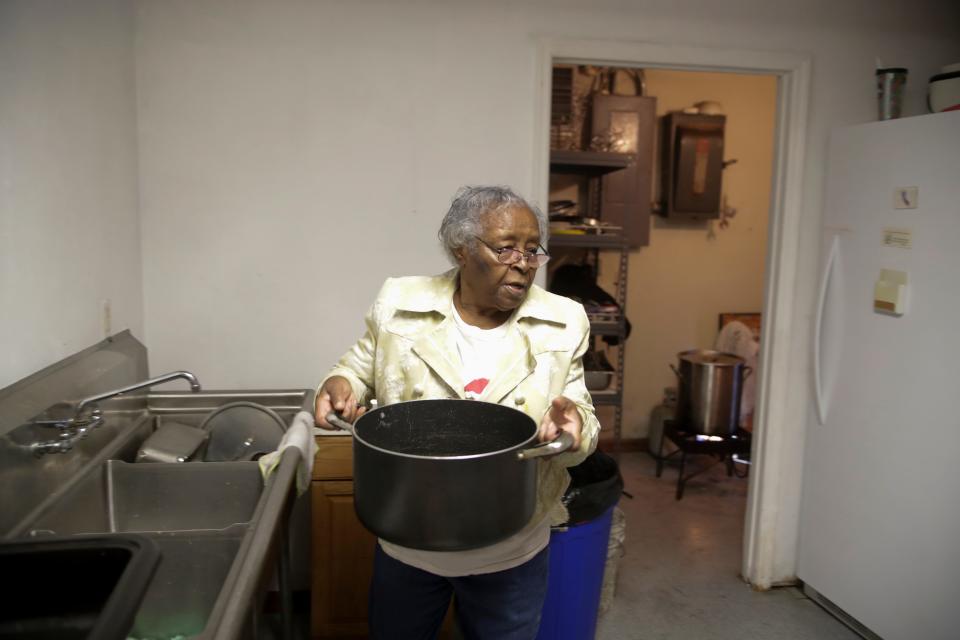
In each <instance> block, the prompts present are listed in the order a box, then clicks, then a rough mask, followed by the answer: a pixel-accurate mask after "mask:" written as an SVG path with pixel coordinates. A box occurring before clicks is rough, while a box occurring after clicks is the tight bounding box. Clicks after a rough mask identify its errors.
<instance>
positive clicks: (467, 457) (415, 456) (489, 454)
mask: <svg viewBox="0 0 960 640" xmlns="http://www.w3.org/2000/svg"><path fill="white" fill-rule="evenodd" d="M450 401H453V402H485V401H484V400H463V399H460V398H435V399H427V400H408V401H407V402H403V403H401V402H397V403H394V404H388V405H383V406H381V407H377V408H376V409H373V410H371V411H368V412H367V413H365V414H363V415H362V416H360V418H359V419H357V421H356V423H354V432H353V440H354V441H355V442H359V443H360V444H362V445H363V446H365V447H369V448H370V449H373V450H374V451H379V452H381V453H386V454H389V455H392V456H398V457H401V458H411V459H413V460H437V461H445V460H451V461H454V460H477V459H480V458H491V457H494V456H498V455H501V454H504V453H509V452H511V451H516V450H517V449H521V448H524V447H527V446H529V445H530V443H531V442H533V441H534V440H535V439H536V437H537V431H538V428H537V423H536V422H535V421H534V420H533V418H531V417H530V416H528V415H527V414H525V413H524V412H522V411H519V410H517V409H513V408H512V407H507V406H504V405H502V404H497V403H496V402H487V403H486V404H491V405H493V406H496V407H500V408H502V409H507V410H508V411H514V412H516V413H518V414H520V415H522V416H523V417H524V418H526V419H527V420H528V421H529V422H530V423H531V424H532V426H533V433H532V434H530V437H528V438H527V439H526V440H524V441H523V442H519V443H517V444H515V445H511V446H509V447H506V448H503V449H499V450H497V451H487V452H484V453H471V454H467V455H453V456H428V455H423V454H418V453H403V452H401V451H392V450H390V449H385V448H383V447H380V446H378V445H375V444H372V443H370V442H368V441H367V440H366V439H364V438H363V437H362V436H361V435H360V433H359V431H358V430H357V427H358V426H359V425H360V422H361V421H362V420H363V419H364V418H366V417H367V416H370V415H373V414H374V413H375V412H376V411H381V410H383V409H386V408H387V407H391V406H397V405H399V404H409V403H426V402H430V403H434V402H450ZM518 462H525V461H524V460H518Z"/></svg>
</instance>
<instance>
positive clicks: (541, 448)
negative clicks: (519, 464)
mask: <svg viewBox="0 0 960 640" xmlns="http://www.w3.org/2000/svg"><path fill="white" fill-rule="evenodd" d="M572 446H573V436H572V435H570V434H569V433H567V432H566V431H561V432H560V435H559V436H557V437H556V439H554V440H551V441H550V442H544V443H543V444H538V445H537V446H535V447H530V448H529V449H522V450H520V451H517V460H521V461H522V460H530V459H531V458H542V457H543V456H552V455H554V454H555V453H563V452H564V451H566V450H567V449H569V448H570V447H572Z"/></svg>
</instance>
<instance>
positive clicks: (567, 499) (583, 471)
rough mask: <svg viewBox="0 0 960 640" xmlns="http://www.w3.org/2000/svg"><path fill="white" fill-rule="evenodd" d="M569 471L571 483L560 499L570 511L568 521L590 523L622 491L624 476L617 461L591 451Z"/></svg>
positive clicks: (572, 523)
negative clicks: (621, 474)
mask: <svg viewBox="0 0 960 640" xmlns="http://www.w3.org/2000/svg"><path fill="white" fill-rule="evenodd" d="M567 471H568V472H569V473H570V486H569V487H568V488H567V492H566V493H565V494H564V495H563V498H562V501H563V504H564V506H566V508H567V511H568V512H569V514H570V519H569V521H568V522H567V524H571V525H575V524H580V523H583V522H589V521H591V520H593V519H594V518H597V517H599V516H601V515H603V513H604V512H605V511H606V510H607V509H609V508H610V507H612V506H613V505H615V504H617V501H618V500H620V494H621V493H622V492H623V478H622V477H621V476H620V467H619V466H618V465H617V461H616V460H614V459H613V458H611V457H610V456H608V455H607V454H605V453H604V452H602V451H599V450H598V451H594V452H593V453H592V454H590V455H589V456H587V459H586V460H584V461H583V462H581V463H580V464H578V465H577V466H575V467H570V468H569V469H567Z"/></svg>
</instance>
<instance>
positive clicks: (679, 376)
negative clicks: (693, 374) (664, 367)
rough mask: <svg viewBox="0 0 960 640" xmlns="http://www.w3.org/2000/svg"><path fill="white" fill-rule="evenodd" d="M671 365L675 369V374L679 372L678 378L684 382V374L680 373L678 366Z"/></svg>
mask: <svg viewBox="0 0 960 640" xmlns="http://www.w3.org/2000/svg"><path fill="white" fill-rule="evenodd" d="M669 366H670V368H671V369H673V372H674V373H675V374H677V378H679V379H680V382H683V374H682V373H680V370H679V369H677V368H676V367H675V366H673V365H672V364H671V365H669Z"/></svg>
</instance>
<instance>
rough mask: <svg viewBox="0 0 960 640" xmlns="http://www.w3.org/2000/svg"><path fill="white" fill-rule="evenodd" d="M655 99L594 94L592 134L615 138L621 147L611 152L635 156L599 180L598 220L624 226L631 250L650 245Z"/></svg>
mask: <svg viewBox="0 0 960 640" xmlns="http://www.w3.org/2000/svg"><path fill="white" fill-rule="evenodd" d="M656 114H657V99H656V98H653V97H649V96H612V95H599V94H598V95H595V96H594V98H593V115H592V122H591V124H592V135H593V136H599V137H601V138H616V139H618V142H620V143H621V144H620V146H618V147H617V148H614V149H611V151H618V152H620V153H629V154H634V158H635V159H634V161H633V162H632V163H631V165H630V166H629V167H627V168H626V169H624V170H622V171H614V172H611V173H608V174H606V175H604V176H603V178H602V185H601V190H600V202H599V209H600V218H601V219H602V220H603V221H604V222H610V223H613V224H618V225H621V226H622V227H623V235H624V238H626V240H627V242H628V243H629V245H630V246H632V247H642V246H646V245H648V244H650V209H651V207H650V204H651V199H652V198H651V193H650V192H651V182H652V169H653V167H652V165H653V156H654V139H655V132H656V122H657V120H656V118H657V115H656Z"/></svg>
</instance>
